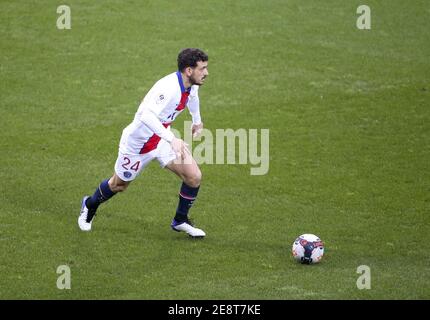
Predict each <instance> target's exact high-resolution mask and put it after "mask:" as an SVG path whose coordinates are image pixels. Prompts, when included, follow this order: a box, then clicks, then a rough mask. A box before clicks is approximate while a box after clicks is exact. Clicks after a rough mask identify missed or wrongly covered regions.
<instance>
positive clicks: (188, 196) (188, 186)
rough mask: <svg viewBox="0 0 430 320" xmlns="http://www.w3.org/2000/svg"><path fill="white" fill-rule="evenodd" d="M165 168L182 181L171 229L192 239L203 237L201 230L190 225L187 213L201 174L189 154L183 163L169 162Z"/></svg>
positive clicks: (196, 191) (195, 194)
mask: <svg viewBox="0 0 430 320" xmlns="http://www.w3.org/2000/svg"><path fill="white" fill-rule="evenodd" d="M166 168H167V169H169V170H171V171H172V172H174V173H175V174H176V175H178V176H179V178H181V180H182V185H181V188H180V191H179V202H178V207H177V209H176V215H175V217H174V219H173V221H172V225H171V226H172V229H173V230H175V231H185V232H186V233H188V234H189V235H190V236H192V237H204V236H205V235H206V234H205V232H204V231H203V230H201V229H198V228H196V227H194V226H193V225H192V223H191V222H190V220H189V219H188V213H189V210H190V208H191V206H192V205H193V203H194V201H195V200H196V198H197V194H198V192H199V189H200V183H201V179H202V173H201V171H200V168H199V166H198V165H197V163H196V161H195V160H194V159H193V157H192V155H191V154H187V155H186V157H185V159H183V161H181V162H178V161H171V162H169V163H168V164H167V165H166Z"/></svg>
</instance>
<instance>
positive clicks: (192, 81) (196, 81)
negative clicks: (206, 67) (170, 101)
mask: <svg viewBox="0 0 430 320" xmlns="http://www.w3.org/2000/svg"><path fill="white" fill-rule="evenodd" d="M204 79H206V77H203V78H201V80H198V79H196V78H195V77H194V76H193V75H191V76H190V83H191V85H198V86H201V85H202V84H203V83H204V82H203V80H204Z"/></svg>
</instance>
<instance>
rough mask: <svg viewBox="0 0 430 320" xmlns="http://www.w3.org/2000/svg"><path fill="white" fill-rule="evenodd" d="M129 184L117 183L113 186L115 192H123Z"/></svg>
mask: <svg viewBox="0 0 430 320" xmlns="http://www.w3.org/2000/svg"><path fill="white" fill-rule="evenodd" d="M127 187H128V184H117V185H115V186H113V187H112V191H113V192H123V191H125V190H126V189H127Z"/></svg>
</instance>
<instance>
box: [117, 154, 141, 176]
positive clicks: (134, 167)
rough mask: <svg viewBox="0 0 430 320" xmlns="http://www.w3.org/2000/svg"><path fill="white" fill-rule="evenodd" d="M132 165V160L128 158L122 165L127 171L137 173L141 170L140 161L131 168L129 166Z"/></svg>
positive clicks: (125, 158)
mask: <svg viewBox="0 0 430 320" xmlns="http://www.w3.org/2000/svg"><path fill="white" fill-rule="evenodd" d="M130 163H131V160H130V159H129V158H127V157H124V163H123V164H122V165H121V166H122V167H123V168H124V169H125V170H134V171H136V172H137V170H139V166H140V161H137V162H136V163H134V164H133V165H132V166H131V167H129V166H128V165H129V164H130Z"/></svg>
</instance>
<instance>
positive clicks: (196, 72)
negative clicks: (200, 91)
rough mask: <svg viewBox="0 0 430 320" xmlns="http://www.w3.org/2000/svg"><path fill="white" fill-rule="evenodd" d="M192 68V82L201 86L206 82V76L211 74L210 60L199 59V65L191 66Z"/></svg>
mask: <svg viewBox="0 0 430 320" xmlns="http://www.w3.org/2000/svg"><path fill="white" fill-rule="evenodd" d="M191 70H192V72H191V75H190V82H191V84H196V85H198V86H201V85H202V84H203V83H204V82H205V79H206V77H207V76H208V75H209V72H208V62H207V61H198V62H197V66H196V67H194V68H191Z"/></svg>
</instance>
